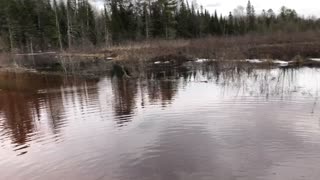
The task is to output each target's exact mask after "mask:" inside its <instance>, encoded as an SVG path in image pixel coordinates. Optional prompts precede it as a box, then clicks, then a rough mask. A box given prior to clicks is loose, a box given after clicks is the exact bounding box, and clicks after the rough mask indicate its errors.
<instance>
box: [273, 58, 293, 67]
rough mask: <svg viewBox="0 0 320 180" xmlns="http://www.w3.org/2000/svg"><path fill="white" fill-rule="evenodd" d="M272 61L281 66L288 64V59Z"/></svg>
mask: <svg viewBox="0 0 320 180" xmlns="http://www.w3.org/2000/svg"><path fill="white" fill-rule="evenodd" d="M272 62H273V63H275V64H278V65H279V66H281V67H286V66H289V62H288V61H281V60H274V61H272Z"/></svg>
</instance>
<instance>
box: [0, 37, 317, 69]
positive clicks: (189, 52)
mask: <svg viewBox="0 0 320 180" xmlns="http://www.w3.org/2000/svg"><path fill="white" fill-rule="evenodd" d="M319 57H320V32H316V31H312V32H301V33H291V34H287V33H275V34H268V35H255V34H251V35H245V36H229V37H207V38H202V39H191V40H183V39H180V40H152V41H144V42H126V43H124V44H122V45H117V46H112V47H108V48H106V47H102V48H96V49H91V50H85V49H82V50H72V51H71V50H70V51H66V52H63V53H58V52H48V53H43V52H40V53H35V54H15V55H13V54H9V53H7V54H4V53H2V54H0V63H1V65H0V67H2V68H4V67H13V68H14V67H23V68H27V69H36V70H38V71H53V72H61V73H67V74H77V73H78V74H88V75H92V74H95V75H97V74H103V73H107V72H110V71H112V69H113V67H114V65H115V64H117V65H119V66H121V67H126V68H131V69H135V71H142V70H143V68H145V67H146V64H148V63H150V62H159V61H160V62H161V61H162V62H166V61H174V63H173V65H177V64H179V62H183V61H190V60H194V59H197V58H205V59H215V60H217V61H220V62H228V61H230V62H234V61H241V60H244V59H270V60H274V59H279V60H283V61H294V63H291V65H294V66H298V65H310V66H312V65H318V64H317V63H316V62H310V61H308V58H319ZM171 64H172V63H171ZM265 64H267V63H265Z"/></svg>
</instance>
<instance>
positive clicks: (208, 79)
mask: <svg viewBox="0 0 320 180" xmlns="http://www.w3.org/2000/svg"><path fill="white" fill-rule="evenodd" d="M210 67H211V66H209V65H208V66H205V65H203V66H200V67H198V68H193V69H192V70H190V69H189V70H181V71H180V70H177V69H175V70H174V71H170V72H162V71H161V72H160V71H159V72H160V73H152V72H151V73H147V74H146V75H145V77H144V78H130V79H120V78H116V77H110V76H106V77H101V78H98V79H86V78H79V77H63V76H53V75H39V74H34V73H8V72H2V73H0V157H1V158H0V174H1V178H0V179H10V180H22V179H23V180H43V179H46V180H57V179H68V180H73V179H74V180H88V179H92V180H128V179H140V180H144V179H146V180H147V179H148V180H149V179H152V180H157V179H159V180H173V179H175V180H178V179H183V180H195V179H197V180H203V179H206V180H207V179H208V180H209V179H210V180H211V179H221V180H235V179H237V180H238V179H243V180H247V179H263V180H270V179H273V180H278V179H279V180H284V179H288V180H289V179H290V180H291V179H310V180H311V179H318V177H319V176H320V172H319V166H320V153H319V152H320V104H319V103H320V100H319V93H320V69H315V68H300V69H287V68H272V69H267V68H265V69H262V68H260V69H259V68H254V69H251V70H247V71H241V70H239V69H235V70H231V71H228V70H225V71H223V72H220V71H217V69H216V68H210ZM166 74H167V75H166ZM168 74H169V75H168Z"/></svg>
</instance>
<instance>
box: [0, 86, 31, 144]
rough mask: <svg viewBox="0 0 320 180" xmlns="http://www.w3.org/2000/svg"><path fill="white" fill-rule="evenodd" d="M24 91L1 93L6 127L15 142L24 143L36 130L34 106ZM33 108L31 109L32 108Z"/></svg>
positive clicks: (1, 108)
mask: <svg viewBox="0 0 320 180" xmlns="http://www.w3.org/2000/svg"><path fill="white" fill-rule="evenodd" d="M35 103H37V102H31V103H30V101H29V99H28V98H27V97H25V96H24V95H23V94H22V93H16V92H9V93H6V94H4V93H3V92H1V93H0V111H1V112H2V114H3V116H4V120H5V122H4V128H6V129H7V130H8V131H9V132H10V134H11V139H12V141H13V143H14V144H17V145H23V144H25V143H26V142H27V138H28V134H29V133H32V132H33V131H34V128H35V126H34V123H33V120H34V117H33V116H34V115H33V112H32V110H31V109H32V108H34V107H30V106H33V104H35ZM30 108H31V109H30Z"/></svg>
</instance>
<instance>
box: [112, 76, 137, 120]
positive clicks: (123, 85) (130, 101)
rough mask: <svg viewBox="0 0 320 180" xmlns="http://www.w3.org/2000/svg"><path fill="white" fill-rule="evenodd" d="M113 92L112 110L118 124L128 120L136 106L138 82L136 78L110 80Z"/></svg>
mask: <svg viewBox="0 0 320 180" xmlns="http://www.w3.org/2000/svg"><path fill="white" fill-rule="evenodd" d="M112 88H113V94H114V101H113V102H114V111H115V115H116V120H117V123H118V124H119V126H123V125H124V124H125V123H126V122H130V121H131V119H132V115H133V113H134V112H133V110H134V108H135V107H136V98H137V92H138V84H137V81H136V80H133V79H131V80H128V79H118V78H115V79H113V80H112Z"/></svg>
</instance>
